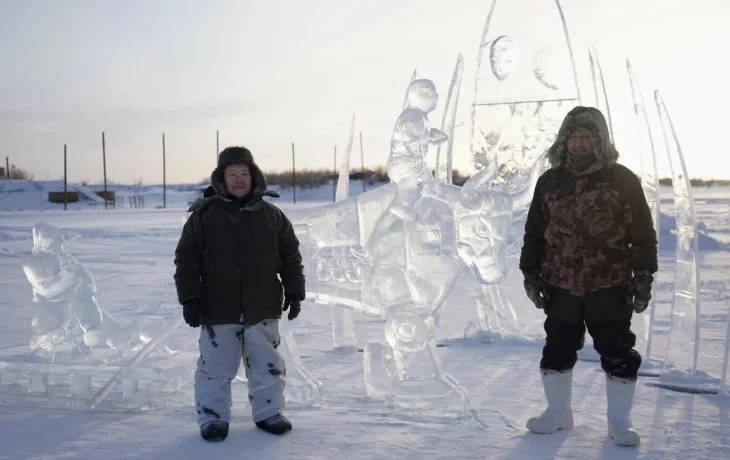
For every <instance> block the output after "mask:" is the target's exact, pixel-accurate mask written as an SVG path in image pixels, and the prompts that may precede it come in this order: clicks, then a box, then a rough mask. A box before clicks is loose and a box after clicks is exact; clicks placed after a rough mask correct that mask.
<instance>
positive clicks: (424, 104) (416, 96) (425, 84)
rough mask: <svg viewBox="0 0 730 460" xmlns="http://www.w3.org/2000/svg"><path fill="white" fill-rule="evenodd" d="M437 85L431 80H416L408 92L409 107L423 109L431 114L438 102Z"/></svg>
mask: <svg viewBox="0 0 730 460" xmlns="http://www.w3.org/2000/svg"><path fill="white" fill-rule="evenodd" d="M438 97H439V95H438V93H437V92H436V85H434V84H433V82H432V81H431V80H425V79H422V80H414V81H413V82H412V83H411V84H410V85H408V89H407V90H406V104H407V105H408V107H414V108H417V109H421V110H423V111H424V112H426V113H430V112H432V111H433V109H435V108H436V104H437V102H438Z"/></svg>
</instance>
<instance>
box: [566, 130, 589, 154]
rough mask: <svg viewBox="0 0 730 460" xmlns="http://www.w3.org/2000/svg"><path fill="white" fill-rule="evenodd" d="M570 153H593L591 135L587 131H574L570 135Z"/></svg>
mask: <svg viewBox="0 0 730 460" xmlns="http://www.w3.org/2000/svg"><path fill="white" fill-rule="evenodd" d="M568 153H570V154H571V155H588V154H590V153H591V136H590V134H588V132H587V131H574V132H572V133H570V135H569V136H568Z"/></svg>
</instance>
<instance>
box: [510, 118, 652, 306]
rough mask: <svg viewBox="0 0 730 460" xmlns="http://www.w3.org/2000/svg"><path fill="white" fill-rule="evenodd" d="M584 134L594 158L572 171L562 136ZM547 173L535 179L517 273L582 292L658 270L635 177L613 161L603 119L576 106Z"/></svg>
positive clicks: (644, 204)
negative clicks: (532, 274)
mask: <svg viewBox="0 0 730 460" xmlns="http://www.w3.org/2000/svg"><path fill="white" fill-rule="evenodd" d="M576 130H585V131H587V132H588V133H589V134H590V138H591V143H592V154H593V155H594V158H595V161H594V162H593V163H592V164H590V165H589V166H588V167H586V168H584V169H580V170H576V168H573V167H571V160H572V158H571V157H570V155H569V153H568V151H567V139H568V136H569V135H570V134H571V133H572V132H574V131H576ZM547 155H548V160H549V161H550V163H551V166H552V168H551V169H549V170H548V171H546V172H545V173H544V174H543V175H542V176H541V177H540V178H539V179H538V181H537V185H536V186H535V192H534V195H533V199H532V204H531V205H530V210H529V212H528V216H527V222H526V224H525V237H524V246H523V247H522V254H521V257H520V269H521V270H522V271H528V270H533V271H537V272H539V273H540V276H541V277H542V279H543V281H545V282H546V283H547V284H549V285H552V286H558V287H561V288H563V289H566V290H568V291H569V292H570V293H571V294H574V295H583V294H585V293H586V292H592V291H596V290H599V289H604V288H609V287H614V286H621V285H627V284H629V283H630V282H631V278H632V271H633V272H636V271H638V270H646V271H649V272H651V273H654V272H656V271H657V237H656V231H655V229H654V223H653V220H652V217H651V211H650V210H649V206H648V204H647V202H646V198H645V197H644V192H643V190H642V187H641V183H640V181H639V178H638V177H637V176H636V175H635V174H634V173H633V172H631V171H630V170H629V169H628V168H626V167H624V166H622V165H619V164H617V163H616V160H617V159H618V152H617V151H616V149H615V148H614V146H613V145H612V144H611V141H610V137H609V132H608V126H607V124H606V120H605V118H604V117H603V115H602V114H601V112H600V111H598V110H597V109H595V108H592V107H576V108H574V109H573V110H571V111H570V112H569V113H568V115H567V116H566V118H565V120H564V121H563V124H562V126H561V127H560V130H559V132H558V135H557V138H556V140H555V143H554V144H553V146H552V147H550V149H549V150H548V152H547Z"/></svg>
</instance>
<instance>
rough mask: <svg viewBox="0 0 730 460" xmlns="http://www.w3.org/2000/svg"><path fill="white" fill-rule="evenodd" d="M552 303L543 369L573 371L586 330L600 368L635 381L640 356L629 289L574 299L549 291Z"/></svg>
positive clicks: (546, 328) (541, 366)
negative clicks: (633, 327)
mask: <svg viewBox="0 0 730 460" xmlns="http://www.w3.org/2000/svg"><path fill="white" fill-rule="evenodd" d="M549 293H550V302H549V305H548V308H547V319H546V320H545V332H546V333H547V338H546V343H545V347H544V348H543V350H542V360H541V361H540V368H542V369H552V370H556V371H563V370H567V369H572V368H573V366H574V365H575V363H576V361H577V360H578V353H577V352H578V350H580V349H581V348H583V344H584V341H585V332H586V328H587V329H588V333H589V334H591V337H592V338H593V347H594V348H595V349H596V351H597V352H598V353H599V354H600V355H601V367H602V368H603V370H604V371H605V372H606V373H608V374H609V375H612V376H615V377H622V378H635V377H636V375H637V372H638V370H639V366H640V365H641V356H640V355H639V353H638V352H637V351H636V350H634V349H633V346H634V345H635V344H636V336H635V335H634V333H633V332H631V315H632V313H633V310H632V308H631V306H630V305H628V303H627V300H626V299H627V294H628V286H618V287H612V288H607V289H601V290H599V291H594V292H589V293H587V294H586V295H584V296H576V295H571V294H570V293H569V292H568V291H566V290H565V289H561V288H558V287H554V286H551V287H549Z"/></svg>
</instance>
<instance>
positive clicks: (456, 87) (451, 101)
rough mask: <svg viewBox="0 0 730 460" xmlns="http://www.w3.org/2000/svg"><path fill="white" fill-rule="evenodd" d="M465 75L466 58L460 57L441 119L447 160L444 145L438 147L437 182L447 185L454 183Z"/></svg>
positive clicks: (457, 60)
mask: <svg viewBox="0 0 730 460" xmlns="http://www.w3.org/2000/svg"><path fill="white" fill-rule="evenodd" d="M463 73H464V58H462V57H461V54H459V57H458V58H457V59H456V67H455V68H454V74H453V76H452V77H451V84H450V85H449V94H448V95H447V96H446V108H445V109H444V115H443V118H442V119H441V131H442V132H444V133H446V135H447V136H448V140H447V141H446V143H445V146H446V155H445V156H446V158H442V157H441V148H442V147H443V146H444V144H439V145H438V146H437V147H436V149H437V150H436V174H435V179H436V180H445V181H446V183H447V184H451V183H452V182H453V177H452V165H453V155H454V130H455V128H456V109H457V107H458V105H459V93H460V91H461V77H462V75H463Z"/></svg>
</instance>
